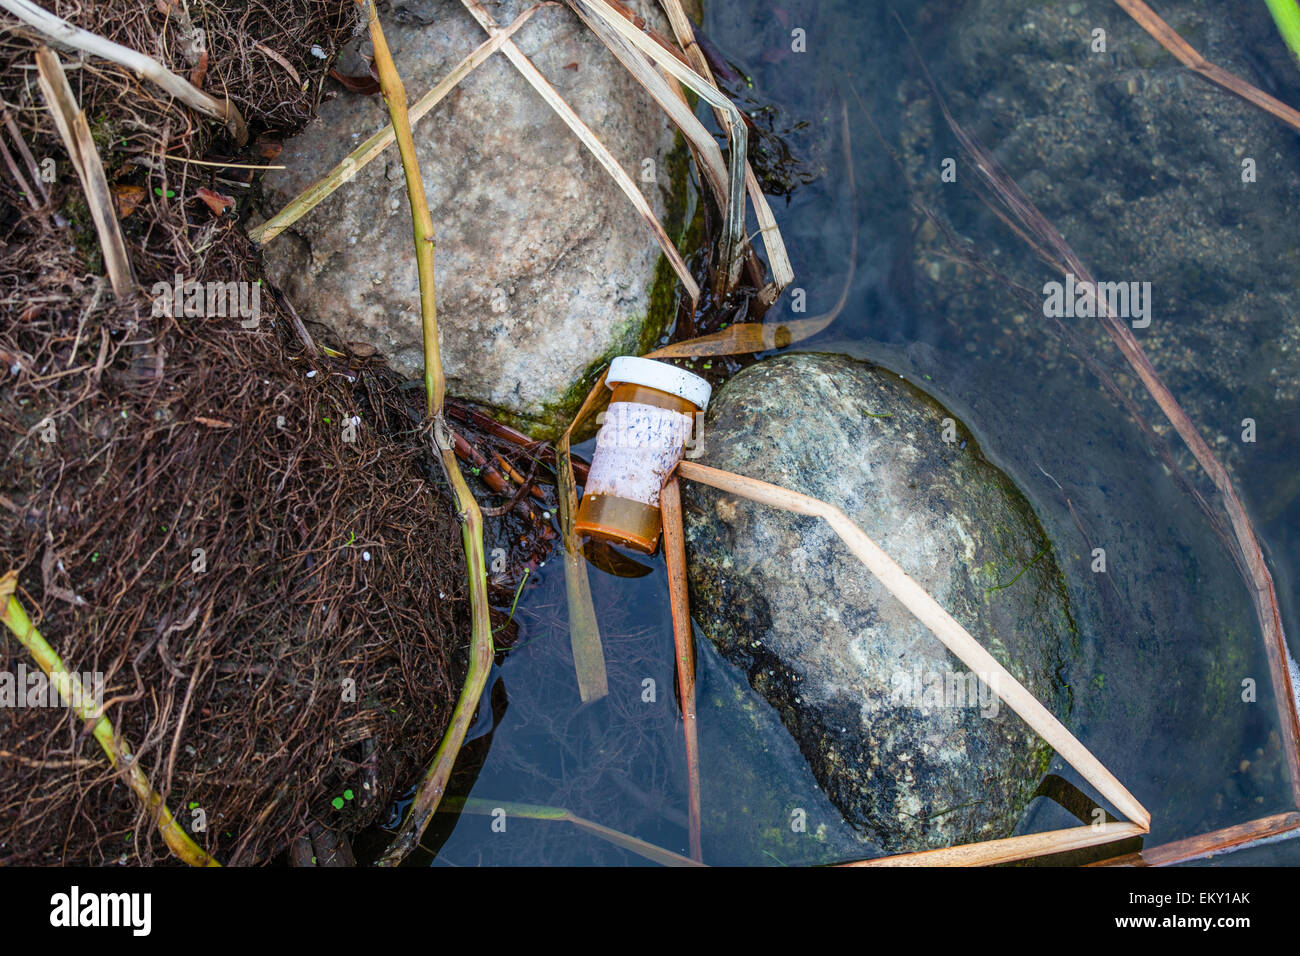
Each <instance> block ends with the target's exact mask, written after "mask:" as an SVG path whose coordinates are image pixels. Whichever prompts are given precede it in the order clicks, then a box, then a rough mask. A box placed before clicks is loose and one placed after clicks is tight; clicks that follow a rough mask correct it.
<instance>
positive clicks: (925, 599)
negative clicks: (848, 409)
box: [677, 461, 1151, 832]
mask: <svg viewBox="0 0 1300 956" xmlns="http://www.w3.org/2000/svg"><path fill="white" fill-rule="evenodd" d="M677 472H678V474H679V475H681V477H683V478H689V479H691V480H692V481H698V482H701V483H703V484H706V485H711V486H712V487H714V488H718V489H721V490H722V491H726V492H729V493H731V494H733V495H739V496H740V497H742V498H748V499H749V500H751V501H757V502H760V503H762V504H767V505H772V506H773V507H777V508H782V509H784V510H786V511H793V512H794V513H796V514H802V515H810V516H812V517H816V518H821V519H823V520H824V521H825V522H826V523H827V524H829V525H830V526H831V529H832V530H833V531H834V532H835V533H836V534H837V535H839V537H840V539H841V540H842V541H843V542H844V543H845V544H846V545H847V546H848V548H849V550H850V551H852V552H853V553H854V554H855V555H857V557H858V559H859V560H861V561H862V563H863V564H865V565H866V566H867V569H868V570H869V571H871V573H872V574H874V575H875V576H876V578H877V579H878V580H879V581H880V583H881V584H883V585H884V586H885V588H886V589H887V590H888V591H889V592H890V593H891V594H893V595H894V597H896V598H898V600H899V601H901V602H902V603H903V606H904V607H906V608H907V609H908V610H909V611H911V612H912V614H914V615H915V616H916V618H917V619H918V620H920V622H921V623H922V624H924V625H925V626H926V627H928V628H929V629H930V630H931V631H933V632H934V634H935V636H936V637H938V638H939V640H941V641H942V642H943V644H944V646H945V647H947V648H948V650H950V651H952V652H953V654H955V655H956V656H957V657H958V659H959V660H961V662H962V663H963V664H965V665H966V666H967V667H968V668H970V670H971V672H972V673H974V674H975V675H976V676H977V677H978V678H979V679H980V680H981V681H982V682H983V683H984V684H986V685H988V687H989V689H990V690H993V691H994V693H996V694H997V695H998V696H999V697H1000V698H1001V699H1002V700H1004V701H1006V703H1007V705H1008V706H1010V707H1011V709H1012V710H1014V711H1015V712H1016V713H1017V714H1019V715H1020V717H1021V719H1022V720H1024V722H1025V723H1027V724H1028V725H1029V726H1030V727H1031V728H1033V730H1034V731H1035V732H1036V733H1037V734H1038V735H1039V736H1040V737H1042V738H1043V739H1044V740H1045V741H1047V743H1049V744H1051V746H1052V747H1053V748H1054V749H1055V750H1056V752H1057V753H1058V754H1060V756H1061V757H1062V758H1063V759H1064V760H1065V761H1066V762H1067V763H1069V764H1070V766H1072V767H1074V769H1075V770H1077V771H1079V773H1080V774H1082V775H1083V778H1084V779H1085V780H1087V781H1088V782H1089V783H1090V784H1092V785H1093V786H1094V787H1096V788H1097V791H1098V792H1099V793H1100V794H1101V795H1102V796H1103V797H1105V798H1106V799H1107V800H1109V801H1110V802H1111V803H1112V804H1113V805H1114V806H1115V807H1116V808H1117V809H1118V810H1119V811H1120V812H1121V813H1123V814H1124V816H1126V817H1127V818H1128V819H1129V820H1131V821H1132V822H1133V823H1135V824H1137V825H1138V826H1139V827H1140V828H1141V831H1142V832H1146V831H1148V830H1150V828H1151V814H1149V813H1148V812H1147V811H1146V809H1145V808H1144V807H1143V806H1142V804H1140V803H1138V801H1137V800H1136V799H1135V798H1134V797H1133V795H1132V794H1131V793H1129V792H1128V790H1126V789H1125V788H1124V785H1123V784H1121V783H1120V782H1119V780H1117V779H1116V778H1115V776H1114V775H1113V774H1112V773H1111V772H1110V771H1109V770H1107V769H1106V767H1105V766H1104V765H1103V764H1102V763H1101V761H1100V760H1098V759H1097V758H1096V757H1094V756H1093V755H1092V752H1091V751H1089V750H1088V748H1087V747H1085V746H1084V745H1083V744H1082V743H1080V742H1079V741H1078V739H1077V738H1075V736H1074V735H1073V734H1071V733H1070V732H1069V731H1068V730H1067V729H1066V728H1065V725H1064V724H1062V723H1061V722H1060V721H1059V720H1057V719H1056V717H1054V716H1053V715H1052V713H1051V712H1050V711H1049V710H1048V709H1047V708H1046V707H1044V706H1043V705H1042V704H1040V703H1039V702H1038V700H1037V698H1035V697H1034V695H1033V694H1031V693H1029V691H1027V690H1026V689H1025V688H1024V686H1023V685H1022V684H1021V683H1020V682H1019V681H1018V680H1016V679H1015V677H1013V676H1012V675H1011V672H1010V671H1008V670H1007V669H1006V668H1005V667H1003V666H1002V665H1001V664H999V663H998V661H997V659H996V658H994V657H993V655H992V654H990V653H989V652H988V651H986V650H985V649H984V648H983V647H982V646H981V645H980V643H979V642H978V641H977V640H975V638H973V637H971V636H970V633H969V632H968V631H967V630H966V629H965V628H964V627H962V626H961V625H960V624H959V623H957V621H956V620H955V619H954V618H953V617H952V615H950V614H949V613H948V612H947V611H945V610H944V609H943V608H942V607H940V606H939V602H937V601H936V600H935V599H934V598H932V597H931V596H930V595H929V593H928V592H926V590H925V589H924V588H923V587H921V586H920V585H919V584H917V583H916V582H915V581H914V580H912V578H911V577H909V576H908V574H907V572H905V571H904V570H903V569H902V568H900V567H899V566H898V564H897V563H896V562H895V561H894V559H893V558H891V557H890V556H889V555H887V554H885V552H884V551H882V550H881V549H880V546H879V545H877V544H876V543H875V542H874V541H872V540H871V539H870V538H869V537H867V535H866V533H865V532H863V530H862V529H861V528H859V527H858V526H857V525H856V524H854V523H853V522H852V521H850V520H849V518H848V516H847V515H845V514H844V512H842V511H841V510H840V509H839V508H836V507H835V506H834V505H830V504H827V503H826V502H824V501H820V500H818V499H817V498H813V497H810V496H808V495H803V494H800V493H799V492H797V491H791V490H789V489H788V488H782V487H780V486H779V485H773V484H768V483H767V482H765V481H758V480H757V479H754V478H746V477H744V476H743V475H736V474H732V473H731V472H728V471H721V470H719V469H717V468H710V467H708V466H707V465H700V464H697V463H696V462H693V461H682V462H681V463H680V464H679V465H678V466H677Z"/></svg>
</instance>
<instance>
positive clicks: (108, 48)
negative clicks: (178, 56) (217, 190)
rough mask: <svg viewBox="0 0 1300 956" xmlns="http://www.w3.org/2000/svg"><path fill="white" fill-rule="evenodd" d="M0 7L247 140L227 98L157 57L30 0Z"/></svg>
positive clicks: (1, 2)
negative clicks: (217, 96)
mask: <svg viewBox="0 0 1300 956" xmlns="http://www.w3.org/2000/svg"><path fill="white" fill-rule="evenodd" d="M0 8H3V9H5V10H8V11H9V12H10V13H12V14H13V15H14V16H16V17H17V18H18V19H19V20H22V21H23V22H24V23H26V24H27V25H28V26H31V27H34V28H35V29H37V30H39V31H40V32H41V33H42V34H44V35H45V36H47V37H49V38H50V39H51V40H53V41H54V42H56V43H60V44H63V45H64V46H70V47H72V48H73V49H77V50H81V51H82V52H83V53H89V54H91V55H92V56H98V57H102V58H104V59H105V60H111V61H113V62H114V63H116V64H118V65H119V66H124V67H126V68H127V69H128V70H130V71H131V72H132V73H134V74H136V75H137V76H140V77H143V78H144V79H146V80H149V81H150V82H152V83H154V84H155V85H156V86H159V87H161V88H162V89H163V91H164V92H166V93H170V94H171V95H172V96H174V97H176V98H177V99H178V100H180V101H181V102H182V103H185V104H186V105H187V106H192V107H194V109H196V110H198V111H199V112H200V113H206V114H207V115H208V116H212V117H215V118H216V119H219V120H221V121H222V122H223V123H225V124H226V127H227V129H229V130H230V133H231V135H232V136H234V138H235V141H236V142H237V143H239V145H240V146H243V145H244V144H245V143H247V142H248V127H247V126H246V125H245V124H244V117H243V116H241V115H240V113H239V110H237V109H236V108H235V105H234V104H233V103H231V102H230V100H218V99H215V98H214V97H211V96H209V95H208V94H207V93H204V92H203V91H202V90H201V89H199V88H198V87H197V86H195V85H194V84H193V83H191V82H189V81H188V80H185V79H182V78H181V77H179V76H177V75H176V74H175V73H173V72H171V71H170V70H168V69H167V68H166V67H164V66H163V65H162V64H161V63H159V62H158V61H157V60H153V59H151V58H149V57H147V56H145V55H144V54H143V53H140V52H139V51H137V50H132V49H131V48H130V47H125V46H122V45H121V44H120V43H114V42H113V41H112V40H107V39H105V38H104V37H101V36H99V35H98V34H95V33H91V32H90V31H89V30H83V29H81V28H80V27H77V26H73V25H72V24H71V23H69V22H68V21H67V20H64V19H63V18H62V17H57V16H55V15H54V14H53V13H50V12H49V11H48V10H45V9H43V8H41V7H39V6H37V5H36V4H35V3H32V2H30V0H0Z"/></svg>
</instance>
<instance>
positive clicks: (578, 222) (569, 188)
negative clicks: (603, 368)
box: [265, 0, 685, 436]
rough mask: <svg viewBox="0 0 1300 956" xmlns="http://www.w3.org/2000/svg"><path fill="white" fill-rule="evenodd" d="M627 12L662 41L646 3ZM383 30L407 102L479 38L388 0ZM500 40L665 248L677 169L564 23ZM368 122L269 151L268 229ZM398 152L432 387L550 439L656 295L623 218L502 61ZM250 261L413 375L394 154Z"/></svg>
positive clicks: (600, 58)
mask: <svg viewBox="0 0 1300 956" xmlns="http://www.w3.org/2000/svg"><path fill="white" fill-rule="evenodd" d="M528 5H529V4H528V3H527V2H524V0H506V2H502V3H494V4H489V9H490V11H491V12H492V14H493V16H494V17H495V18H496V20H497V22H498V23H500V24H501V25H502V26H505V25H507V24H509V23H510V22H511V21H512V20H513V19H514V17H515V16H516V15H517V14H518V13H519V12H520V11H522V10H523V9H524V8H525V7H526V6H528ZM634 6H637V7H638V9H640V10H641V11H642V12H643V13H646V14H648V15H649V18H650V20H651V21H652V22H654V23H655V24H656V25H657V26H658V27H659V28H661V29H665V30H666V29H667V26H666V24H664V23H663V21H662V17H661V16H658V17H657V16H656V11H657V9H658V8H657V5H655V4H653V3H645V2H641V3H637V4H634ZM383 22H384V31H385V34H386V36H387V38H388V43H389V46H390V47H391V48H392V51H393V56H394V59H395V61H396V63H397V67H398V69H399V71H400V72H401V74H402V78H403V81H404V83H405V86H406V91H407V97H408V100H409V101H410V102H412V103H413V102H415V100H417V99H418V98H419V97H420V96H422V95H423V94H424V93H425V91H427V90H428V89H430V88H431V87H432V86H433V85H434V84H435V83H437V82H438V81H439V80H440V79H442V78H443V77H444V76H445V75H446V74H447V72H448V71H449V70H450V69H451V68H452V67H453V66H454V65H455V64H456V63H457V62H458V61H459V60H460V59H461V58H463V57H464V56H465V55H466V54H468V53H469V52H470V51H471V50H473V49H474V47H475V46H477V45H478V44H479V43H481V42H482V41H483V40H485V39H486V38H487V34H486V33H485V32H484V31H483V30H482V29H481V28H480V27H479V25H478V24H477V23H476V22H475V21H474V19H473V18H472V17H471V16H470V15H469V14H468V13H467V12H466V11H465V9H464V8H463V7H462V5H461V4H460V3H459V2H456V0H408V2H396V3H393V4H391V5H390V10H389V11H388V12H387V13H386V15H385V16H384V17H383ZM515 41H516V43H518V45H519V47H520V48H521V49H522V50H523V52H524V53H525V54H527V55H528V56H529V57H530V58H531V59H532V61H533V63H534V64H535V65H536V66H537V68H538V69H539V70H540V71H541V72H542V73H543V74H544V75H545V76H546V77H547V78H548V79H549V80H550V82H551V83H552V85H554V86H555V87H556V89H557V90H559V92H560V94H561V95H562V96H563V97H564V98H565V99H566V100H567V101H568V102H569V104H570V105H571V106H572V107H573V108H574V110H575V111H576V112H577V113H578V115H579V116H581V117H582V119H583V120H584V121H585V122H586V123H587V124H588V125H589V126H590V127H591V128H592V129H593V130H594V131H595V133H596V134H597V136H599V137H600V138H601V140H602V141H603V142H604V143H605V145H606V146H608V147H609V149H610V150H611V151H612V153H613V154H614V156H615V158H616V159H617V160H618V161H619V163H620V164H621V165H622V166H623V168H624V169H626V170H628V172H629V174H630V175H631V176H632V178H633V179H634V180H635V181H636V182H637V184H638V185H639V186H640V188H641V190H642V192H643V193H645V194H646V197H647V199H648V200H649V201H650V203H651V206H652V207H653V208H654V210H655V212H656V214H657V215H658V216H659V218H660V221H661V222H664V223H665V226H666V227H667V228H668V229H669V231H670V233H671V234H675V238H676V234H679V233H680V231H681V223H682V220H683V219H684V214H683V210H684V199H683V197H684V193H685V190H684V188H682V187H684V182H685V175H684V169H685V166H684V163H685V159H684V154H683V153H682V152H681V151H678V150H677V149H676V147H675V144H676V136H675V133H674V130H673V127H672V126H671V124H670V123H669V122H668V120H667V119H666V118H665V116H664V114H663V112H662V111H661V110H660V109H659V108H658V107H657V106H656V105H655V104H654V102H653V101H652V100H651V99H650V98H649V97H648V96H647V95H646V94H645V93H644V92H643V91H642V89H641V88H640V86H638V85H637V83H636V81H635V80H634V79H632V77H631V75H630V74H628V72H627V71H626V70H625V69H624V68H623V67H622V66H621V65H620V64H619V63H618V62H617V61H616V60H615V59H614V58H613V56H612V55H611V54H610V53H609V52H608V51H607V50H606V49H605V47H604V46H603V45H602V44H601V43H600V41H599V40H598V39H596V38H595V36H594V35H593V34H591V32H590V31H589V30H587V28H586V27H585V26H583V24H582V23H581V22H579V21H578V19H577V18H576V16H574V14H573V13H572V12H571V11H570V10H568V9H567V8H565V7H563V6H552V7H545V8H543V9H541V10H539V11H538V12H537V13H535V14H534V15H533V17H532V19H531V20H530V21H529V22H528V23H527V24H525V25H524V26H523V28H522V29H521V30H520V31H519V32H518V33H516V34H515ZM344 69H345V70H346V69H348V66H347V65H346V64H345V65H344ZM352 69H353V70H356V69H357V68H356V67H355V66H353V67H352ZM387 122H388V115H387V111H386V109H385V107H384V103H383V100H382V98H381V97H380V96H378V95H376V96H361V95H357V94H354V93H342V94H340V95H339V96H337V97H336V98H334V99H332V100H329V101H328V102H325V103H323V104H322V105H321V109H320V116H319V118H318V119H317V120H316V121H315V122H313V123H312V124H311V126H310V127H308V128H307V129H306V130H305V131H304V132H303V133H302V134H301V135H299V136H297V137H295V138H294V139H292V140H291V141H289V142H288V143H287V144H286V146H285V149H284V153H283V155H282V159H281V162H283V163H284V164H285V165H286V166H287V169H285V170H284V171H282V172H278V173H272V174H269V175H268V176H267V178H266V181H265V190H266V204H265V205H266V208H267V210H268V212H270V211H274V210H278V209H279V208H281V207H282V206H283V205H284V203H286V202H287V201H288V200H290V199H291V198H293V197H294V196H295V195H297V194H298V193H299V192H300V191H301V190H302V189H303V188H304V187H306V186H307V185H309V184H310V183H312V182H313V181H314V180H316V179H317V178H319V177H320V176H321V175H323V174H324V173H325V172H326V171H328V170H329V169H330V168H331V167H332V166H334V165H335V164H336V163H338V162H339V161H340V160H342V159H343V157H344V156H346V155H347V153H348V152H349V151H350V150H351V149H354V148H355V147H356V146H357V144H358V143H360V142H361V141H362V140H363V139H364V138H365V137H367V136H369V135H370V134H372V133H373V132H375V131H376V130H378V129H381V128H382V127H383V126H384V125H386V124H387ZM415 138H416V144H417V152H418V154H419V159H420V168H421V170H422V172H423V175H424V180H425V184H426V188H427V191H428V196H429V203H430V209H431V210H432V213H433V222H434V228H435V231H436V235H437V247H436V251H435V254H434V260H435V261H434V268H435V271H436V274H437V295H438V322H439V327H440V330H441V334H442V349H443V363H444V366H445V368H446V371H447V376H448V388H449V390H450V391H451V392H452V393H453V394H455V395H459V396H462V397H465V398H469V399H472V400H474V401H477V402H480V403H482V404H484V405H488V406H491V407H493V408H495V409H497V410H499V411H500V412H501V413H502V415H503V417H505V418H507V419H513V420H515V421H516V423H518V424H521V425H523V426H524V427H525V428H527V429H528V430H530V431H532V432H534V433H535V434H537V435H543V436H546V435H554V434H556V433H557V432H558V431H559V430H561V429H562V428H563V427H564V426H565V425H567V424H568V421H569V420H570V418H571V416H572V413H573V412H574V411H575V410H576V405H577V403H578V402H580V401H581V399H582V397H583V396H584V395H585V394H586V391H587V389H588V387H589V386H590V384H591V377H592V376H591V372H592V370H593V368H594V367H595V366H597V365H599V364H600V363H602V362H603V361H604V360H605V359H607V358H608V357H610V356H612V355H615V354H619V353H623V352H639V351H644V350H645V348H646V347H647V346H648V345H649V344H650V343H651V342H653V340H654V339H655V338H657V337H658V335H659V334H660V332H661V330H662V328H663V326H664V324H665V321H666V319H667V318H668V316H669V313H670V312H671V310H672V295H673V287H674V284H675V281H676V280H675V277H674V276H673V274H672V271H671V269H669V268H668V266H667V263H666V262H665V261H663V259H662V256H661V255H660V251H659V247H658V245H657V243H656V242H655V240H654V238H653V236H652V235H651V234H650V233H649V231H648V230H647V229H646V228H645V226H644V225H643V224H642V223H641V221H640V220H639V218H638V216H637V214H636V211H635V209H634V208H633V207H632V205H631V203H630V202H629V201H628V200H627V198H626V197H625V196H624V195H623V194H622V193H621V192H620V191H619V189H618V187H617V186H616V185H615V184H614V182H613V180H611V179H610V177H609V175H608V174H607V173H606V172H605V171H604V170H603V169H601V168H600V166H599V165H598V164H597V162H596V161H595V159H594V158H593V157H592V156H591V154H590V153H589V152H588V151H587V149H586V148H585V147H584V146H583V145H582V144H581V142H580V141H579V140H578V139H577V137H576V136H575V135H574V134H573V133H572V132H571V131H570V130H569V128H568V127H567V126H566V125H565V124H564V123H563V121H561V120H560V119H559V117H558V116H557V115H556V114H555V113H554V112H553V111H552V110H551V109H550V107H548V106H547V105H546V104H545V102H544V101H543V100H542V99H541V97H540V96H539V95H538V94H537V93H536V92H535V91H534V90H533V89H532V87H531V86H529V85H528V83H527V81H526V80H525V79H524V78H523V76H522V75H521V74H519V72H518V71H517V70H516V69H515V68H514V67H513V66H512V65H511V64H510V63H509V61H507V60H506V59H505V57H504V55H502V54H500V53H498V54H495V55H493V56H492V57H491V58H490V59H489V60H488V61H487V62H485V63H484V64H483V65H482V66H480V67H479V68H478V69H476V70H475V71H474V72H473V73H472V74H471V75H470V76H469V77H467V78H466V79H465V80H464V81H463V82H461V84H460V85H459V86H458V87H457V88H456V89H455V90H454V91H452V93H451V94H449V95H448V97H447V98H446V99H445V100H444V101H443V102H442V103H440V104H439V105H438V107H437V108H436V109H435V110H434V111H433V112H432V113H431V114H430V115H428V116H426V117H425V118H424V119H423V120H421V121H420V123H419V124H418V125H417V126H416V128H415ZM645 160H653V162H654V167H653V169H654V173H655V179H654V181H653V182H649V183H647V182H643V181H642V178H643V177H642V174H643V172H644V170H645V169H646V168H647V167H646V165H645ZM674 184H675V186H676V187H677V188H674ZM266 258H267V268H268V271H269V272H270V274H271V277H272V278H273V279H274V280H275V281H276V282H277V283H278V284H279V285H280V286H281V287H282V288H283V289H285V291H286V293H287V294H288V295H289V296H290V298H292V299H293V300H294V302H295V303H296V304H297V306H298V308H299V309H300V311H302V312H304V313H305V314H306V315H307V316H308V317H311V318H314V319H316V320H318V321H320V322H323V323H325V324H327V325H329V326H331V327H333V328H334V329H335V330H337V331H338V333H339V334H340V335H342V336H343V338H344V339H345V340H350V341H351V340H359V341H362V342H365V343H368V344H369V345H372V346H374V347H376V348H378V349H379V350H380V351H382V352H383V353H384V354H385V355H386V356H387V357H388V359H389V361H390V363H391V364H392V365H393V366H394V367H395V368H397V369H398V370H400V371H403V372H405V373H407V374H409V375H411V376H412V377H415V378H418V377H420V375H421V370H422V368H423V356H422V350H421V332H420V314H419V296H418V281H417V277H416V269H415V262H414V258H413V254H412V239H411V222H410V211H409V209H408V206H407V199H406V188H405V182H404V179H403V175H402V168H401V162H400V159H399V157H398V154H397V150H396V147H390V148H389V150H388V151H387V152H386V153H385V154H384V156H383V157H382V158H380V159H378V160H375V161H374V162H372V163H371V164H370V165H369V166H367V167H366V168H365V169H363V170H362V171H360V172H359V173H358V174H357V175H356V178H355V179H354V180H353V182H352V183H350V184H349V185H347V186H345V187H344V188H343V189H341V190H339V191H338V192H336V193H335V194H334V195H333V196H332V197H331V198H330V199H328V200H326V202H325V203H323V204H322V205H321V206H319V207H318V208H317V209H316V210H314V211H313V212H312V213H311V214H310V215H309V216H307V217H306V218H304V219H302V220H299V222H298V223H297V224H296V225H295V226H294V227H293V229H292V231H291V232H289V233H286V234H285V235H282V236H281V237H280V238H278V239H276V240H275V241H274V242H272V243H270V244H269V245H268V247H267V251H266Z"/></svg>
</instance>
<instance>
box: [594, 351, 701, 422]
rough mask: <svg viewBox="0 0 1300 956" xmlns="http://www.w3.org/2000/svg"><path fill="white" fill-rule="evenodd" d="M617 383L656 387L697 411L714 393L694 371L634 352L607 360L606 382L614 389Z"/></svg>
mask: <svg viewBox="0 0 1300 956" xmlns="http://www.w3.org/2000/svg"><path fill="white" fill-rule="evenodd" d="M620 382H622V383H625V384H627V385H644V386H646V387H647V388H657V389H659V391H661V392H667V393H668V394H669V395H676V396H677V397H678V398H684V399H686V401H688V402H690V403H691V404H692V405H694V406H695V407H696V408H698V409H699V410H700V411H704V409H705V408H706V407H707V406H708V404H709V396H710V395H711V394H712V393H713V386H712V385H710V384H709V383H708V380H706V379H703V378H700V376H698V375H696V374H695V373H694V372H688V371H686V370H685V369H682V368H678V367H677V366H676V365H669V364H668V363H667V362H656V361H655V360H654V359H648V358H639V357H638V356H635V355H620V356H619V357H618V358H616V359H614V361H612V362H610V363H609V372H608V374H606V376H605V384H606V385H608V386H609V387H610V388H613V387H614V386H615V385H616V384H618V383H620Z"/></svg>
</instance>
